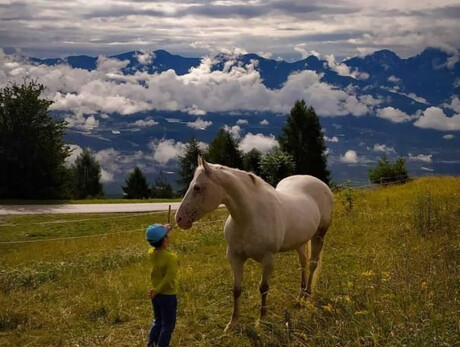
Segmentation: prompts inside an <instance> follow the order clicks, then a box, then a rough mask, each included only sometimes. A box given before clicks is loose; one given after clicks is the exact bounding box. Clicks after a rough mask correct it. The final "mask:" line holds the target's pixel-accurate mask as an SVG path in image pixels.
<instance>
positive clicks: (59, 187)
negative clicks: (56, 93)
mask: <svg viewBox="0 0 460 347" xmlns="http://www.w3.org/2000/svg"><path fill="white" fill-rule="evenodd" d="M44 89H45V87H44V86H43V85H41V84H38V83H37V82H35V81H25V82H24V83H23V84H21V85H17V84H11V85H9V86H7V87H5V88H4V89H3V90H0V199H55V198H67V197H68V194H69V189H68V182H69V170H68V169H67V167H66V166H65V160H66V158H67V157H68V156H69V154H70V150H69V147H68V146H66V145H65V144H64V142H63V138H64V135H65V130H66V123H65V122H64V121H61V120H56V119H53V118H52V117H51V116H50V114H49V111H48V109H49V107H50V106H51V104H52V101H49V100H45V99H41V98H40V95H41V93H42V92H43V90H44Z"/></svg>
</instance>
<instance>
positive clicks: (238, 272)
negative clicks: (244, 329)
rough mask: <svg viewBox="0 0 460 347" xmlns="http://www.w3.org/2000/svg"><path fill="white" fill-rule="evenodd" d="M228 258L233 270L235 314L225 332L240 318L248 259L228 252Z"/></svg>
mask: <svg viewBox="0 0 460 347" xmlns="http://www.w3.org/2000/svg"><path fill="white" fill-rule="evenodd" d="M227 258H228V261H229V263H230V266H231V267H232V270H233V313H232V318H231V319H230V322H229V323H228V324H227V326H226V327H225V331H229V330H231V329H233V328H234V327H235V326H236V325H237V324H238V320H239V318H240V296H241V285H242V282H243V267H244V263H245V261H246V259H244V258H242V257H241V256H239V255H237V254H235V253H233V252H231V251H230V250H227Z"/></svg>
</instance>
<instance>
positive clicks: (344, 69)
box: [324, 54, 369, 80]
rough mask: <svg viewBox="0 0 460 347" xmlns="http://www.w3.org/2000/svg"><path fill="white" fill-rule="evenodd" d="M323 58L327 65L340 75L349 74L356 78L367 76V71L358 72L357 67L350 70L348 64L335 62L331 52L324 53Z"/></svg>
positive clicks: (363, 78)
mask: <svg viewBox="0 0 460 347" xmlns="http://www.w3.org/2000/svg"><path fill="white" fill-rule="evenodd" d="M324 59H325V60H326V62H327V64H328V65H329V67H330V68H331V69H332V70H333V71H335V72H337V74H339V75H340V76H349V77H353V78H354V79H358V80H367V79H368V78H369V74H368V73H367V72H359V71H358V70H357V69H354V70H351V69H350V67H349V66H348V65H345V64H342V63H337V62H336V61H335V57H334V55H333V54H326V55H325V56H324Z"/></svg>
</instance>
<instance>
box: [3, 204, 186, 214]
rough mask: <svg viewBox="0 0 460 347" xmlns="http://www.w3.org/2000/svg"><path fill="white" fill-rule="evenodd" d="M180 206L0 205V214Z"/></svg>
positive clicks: (164, 208) (149, 208)
mask: <svg viewBox="0 0 460 347" xmlns="http://www.w3.org/2000/svg"><path fill="white" fill-rule="evenodd" d="M169 205H171V209H172V210H177V209H178V208H179V205H180V202H171V203H169V202H154V203H137V204H133V203H127V204H62V205H0V215H19V214H67V213H117V212H118V213H129V212H153V211H168V209H169Z"/></svg>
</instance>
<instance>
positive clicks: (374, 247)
mask: <svg viewBox="0 0 460 347" xmlns="http://www.w3.org/2000/svg"><path fill="white" fill-rule="evenodd" d="M340 194H342V193H339V195H338V196H336V205H335V212H334V222H333V227H332V228H331V229H330V231H329V232H328V234H327V236H326V242H325V246H324V252H323V258H322V263H321V267H320V271H319V272H320V274H319V277H318V280H317V283H316V287H315V292H314V294H313V296H312V297H311V298H310V299H308V300H305V301H303V302H302V303H301V305H300V307H298V306H299V305H297V300H296V296H297V294H298V290H299V286H300V284H299V264H298V261H297V256H296V254H295V252H288V253H283V254H278V255H277V256H276V262H275V272H274V276H273V279H272V281H271V289H270V293H269V295H268V310H269V311H268V317H267V320H266V322H265V323H264V324H262V325H261V326H260V327H258V328H256V326H255V322H256V319H257V314H258V305H259V300H260V298H259V293H258V282H259V279H260V267H259V266H258V264H256V263H255V262H253V261H248V262H247V264H246V267H245V274H244V291H243V294H242V298H241V302H242V307H241V313H242V317H241V326H240V328H239V329H238V330H236V331H234V332H232V333H228V334H224V333H223V329H224V327H225V325H226V323H227V322H228V319H229V318H230V314H231V309H232V293H231V281H232V275H231V271H230V267H229V265H228V263H227V261H226V259H225V247H226V246H225V241H224V238H223V235H222V228H223V222H222V221H219V220H222V219H224V218H225V217H226V216H227V212H226V210H225V209H219V210H217V211H215V212H213V213H212V214H209V215H208V216H206V217H205V218H204V219H203V220H202V222H207V221H212V220H218V221H217V222H215V223H203V224H197V225H196V226H194V228H192V229H191V230H189V231H181V230H179V229H175V230H174V231H173V233H172V236H173V237H172V248H173V249H174V251H176V252H177V253H178V255H179V259H180V294H179V302H180V303H179V311H178V321H177V327H176V330H175V332H174V335H173V340H172V345H173V346H337V345H338V346H404V345H406V346H456V345H458V344H459V342H460V318H459V317H460V303H459V297H460V295H459V294H460V293H459V289H460V283H459V282H460V280H459V278H460V273H459V270H460V269H459V265H460V230H459V225H460V223H459V222H460V180H459V179H454V178H430V179H419V180H415V181H412V182H410V183H407V184H404V185H398V186H390V187H386V188H379V189H373V190H354V191H353V192H352V194H351V196H348V197H347V199H342V197H341V196H340ZM350 199H352V200H353V204H352V209H351V210H350V208H349V206H345V203H344V201H349V200H350ZM112 217H114V215H87V216H82V215H79V216H77V215H66V216H62V215H59V216H51V215H50V216H9V217H7V216H0V225H1V226H0V242H8V241H37V242H26V243H17V244H14V243H0V269H1V270H0V345H1V346H26V345H30V346H77V345H79V346H143V345H144V344H145V337H146V334H147V330H148V328H149V325H150V322H151V318H152V317H151V309H150V304H149V302H148V299H147V298H146V292H147V289H148V288H149V282H148V278H149V268H148V264H147V262H146V259H145V254H146V251H147V249H148V247H147V244H146V242H145V241H144V229H145V227H146V226H147V225H148V224H150V223H154V222H164V221H165V220H166V218H167V213H159V214H137V215H117V216H116V217H117V218H112ZM68 221H75V222H74V223H70V222H68ZM44 223H46V224H44ZM125 231H129V232H125ZM107 233H111V234H110V235H103V234H107ZM93 235H96V236H95V237H93ZM82 236H83V237H82ZM71 237H82V238H75V239H63V240H54V241H46V239H50V238H52V239H55V238H71ZM42 240H44V241H42ZM286 323H288V324H286Z"/></svg>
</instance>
